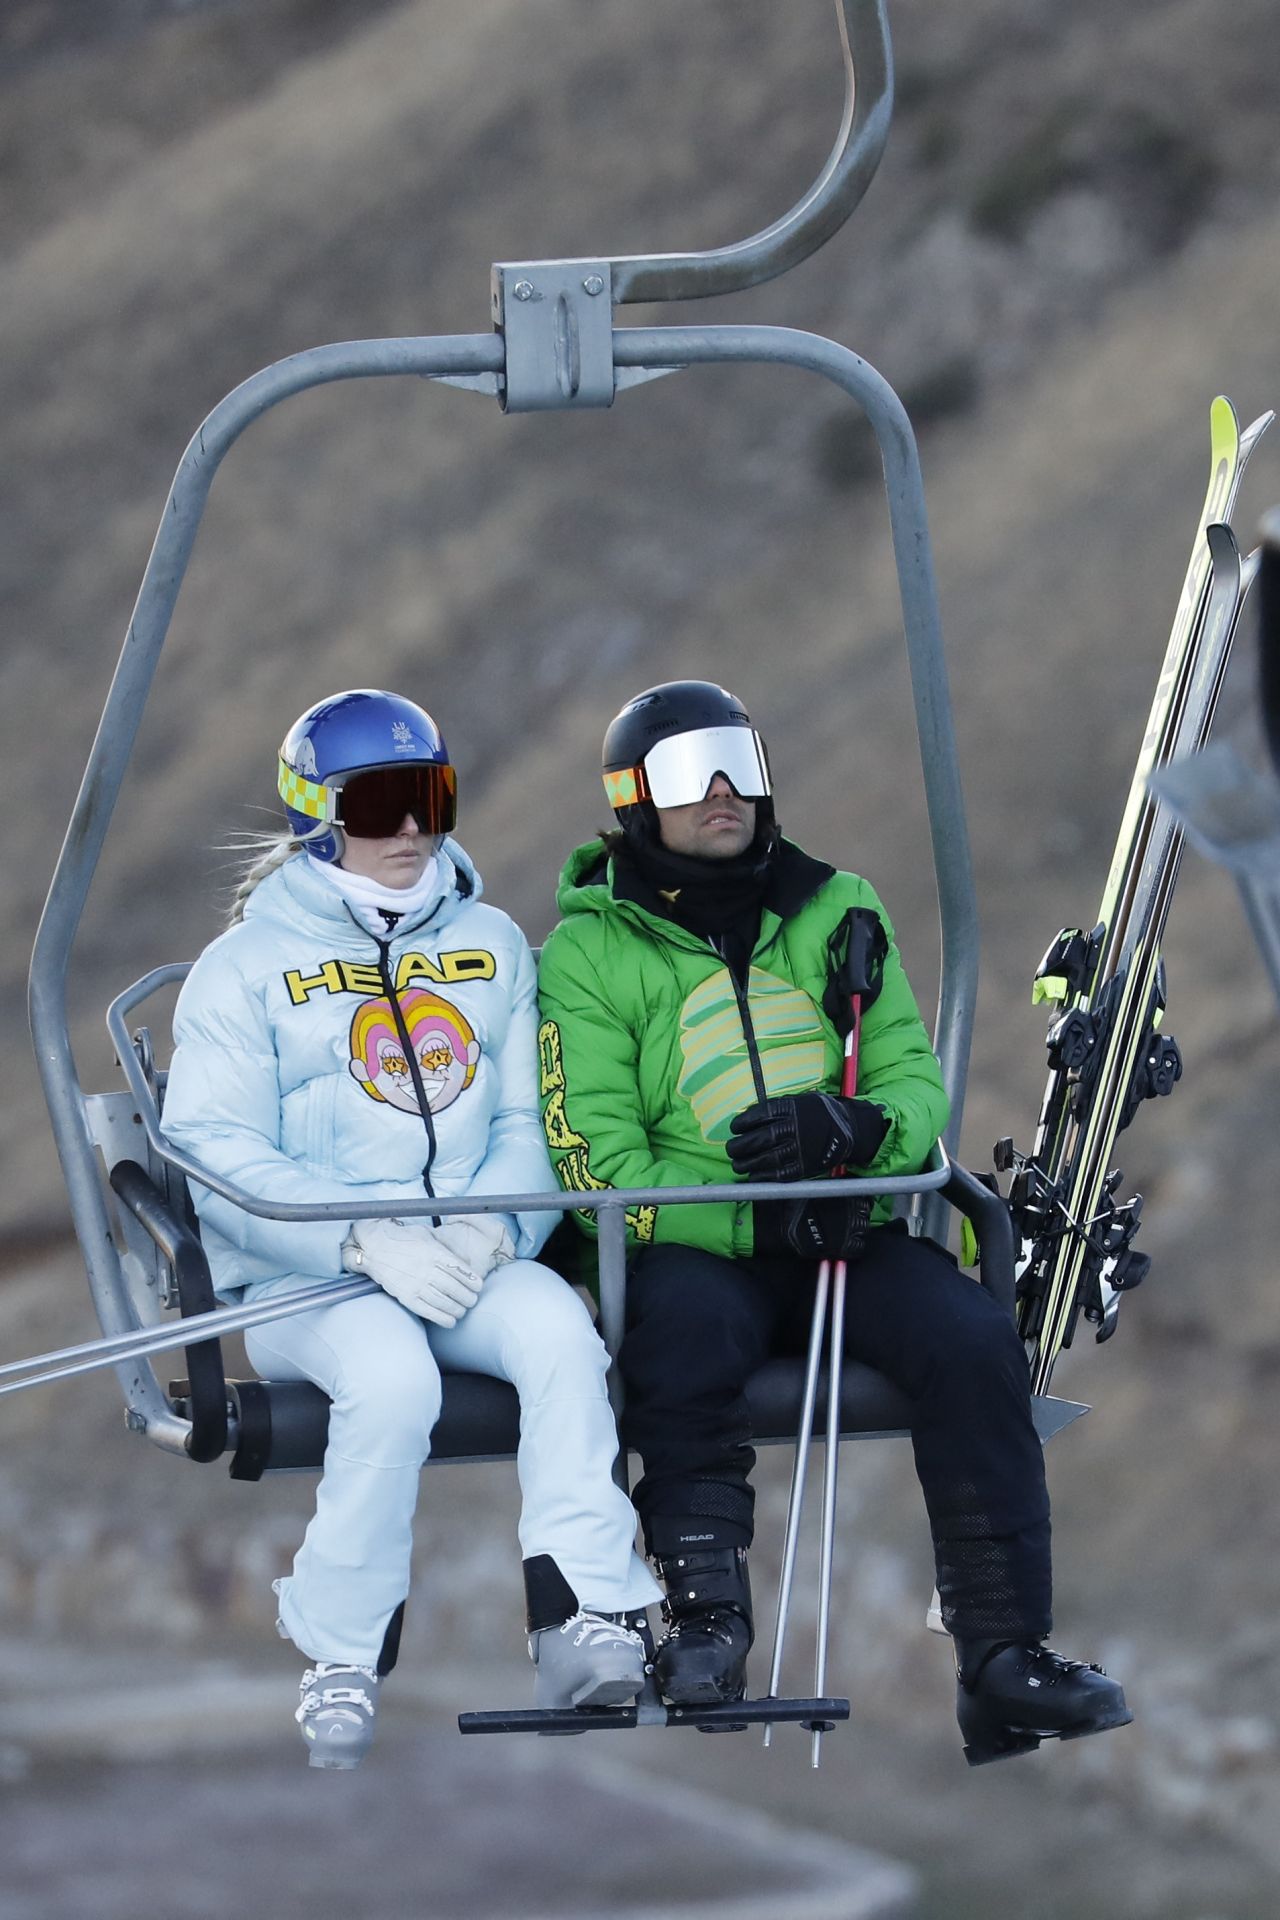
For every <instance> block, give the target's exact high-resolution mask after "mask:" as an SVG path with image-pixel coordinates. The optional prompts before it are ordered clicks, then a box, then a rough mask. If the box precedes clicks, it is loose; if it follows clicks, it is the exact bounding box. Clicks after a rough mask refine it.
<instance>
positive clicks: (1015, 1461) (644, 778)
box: [539, 681, 1131, 1765]
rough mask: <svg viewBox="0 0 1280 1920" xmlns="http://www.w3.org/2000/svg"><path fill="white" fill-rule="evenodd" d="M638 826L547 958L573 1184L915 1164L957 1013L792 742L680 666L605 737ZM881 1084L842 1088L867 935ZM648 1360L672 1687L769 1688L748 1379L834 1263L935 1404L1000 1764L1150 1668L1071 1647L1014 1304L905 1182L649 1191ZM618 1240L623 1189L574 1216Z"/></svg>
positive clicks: (579, 858)
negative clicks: (601, 1224)
mask: <svg viewBox="0 0 1280 1920" xmlns="http://www.w3.org/2000/svg"><path fill="white" fill-rule="evenodd" d="M603 764H604V784H605V791H606V793H607V795H608V797H609V801H610V804H611V805H612V806H613V808H614V811H615V816H616V818H617V820H618V823H619V828H620V831H618V832H616V833H611V834H610V835H608V836H607V838H606V839H605V840H596V841H592V842H590V843H589V844H588V845H586V846H583V847H579V848H578V849H577V850H576V851H575V852H574V853H573V854H572V855H571V856H570V858H569V861H568V863H567V865H566V867H565V869H564V872H563V874H562V876H561V882H560V888H559V893H558V904H559V907H560V911H561V914H562V915H563V918H562V919H561V921H560V923H559V925H558V926H557V927H556V928H555V930H554V931H553V932H552V934H551V935H550V937H549V938H548V940H547V942H546V944H545V946H544V948H543V951H542V959H541V965H540V970H539V999H540V1003H541V1010H542V1024H541V1028H540V1033H539V1047H540V1055H541V1061H540V1065H541V1090H542V1101H543V1116H544V1124H545V1127H546V1134H547V1143H548V1146H549V1148H550V1151H551V1156H552V1159H553V1161H554V1163H555V1165H556V1170H557V1173H558V1175H559V1177H560V1180H561V1182H562V1184H563V1185H564V1187H565V1188H566V1189H577V1190H588V1191H594V1190H599V1189H601V1188H605V1187H648V1188H655V1187H657V1188H660V1187H664V1186H669V1187H681V1186H683V1187H689V1186H698V1185H703V1184H713V1183H714V1184H728V1183H730V1182H732V1181H733V1180H735V1179H741V1180H742V1181H743V1182H744V1183H748V1182H750V1181H751V1180H753V1179H754V1180H771V1181H785V1180H788V1179H804V1180H813V1179H815V1178H817V1177H819V1176H821V1175H824V1174H831V1173H833V1172H835V1171H837V1170H839V1169H844V1170H846V1171H847V1172H849V1173H854V1172H858V1173H863V1172H865V1173H869V1174H871V1175H876V1174H883V1175H894V1174H912V1173H916V1172H918V1171H919V1170H920V1169H921V1167H922V1166H923V1165H924V1163H925V1161H926V1159H927V1157H928V1155H929V1152H930V1150H931V1149H932V1147H933V1146H934V1144H935V1142H936V1141H937V1140H938V1138H939V1136H940V1135H941V1133H942V1130H943V1128H944V1127H945V1125H946V1122H947V1117H948V1102H947V1096H946V1092H945V1089H944V1087H943V1084H942V1076H941V1073H940V1071H939V1068H938V1063H937V1060H936V1058H935V1056H934V1053H933V1050H932V1047H931V1046H930V1043H929V1037H928V1034H927V1032H926V1031H925V1028H924V1024H923V1022H922V1021H921V1018H920V1014H919V1011H918V1009H917V1007H916V1002H915V998H914V996H913V994H912V991H911V987H910V984H909V982H908V980H907V977H906V974H905V973H904V971H903V968H902V963H901V960H900V958H899V955H898V950H897V947H896V944H895V942H894V938H893V930H892V927H891V926H890V924H889V921H888V918H887V916H886V915H885V912H884V908H883V907H882V906H881V904H880V902H879V900H878V898H877V896H876V894H875V892H874V890H873V889H872V888H871V886H870V885H869V884H868V883H867V882H866V881H865V880H862V879H860V878H859V877H858V876H857V875H855V874H851V873H840V872H837V871H836V870H835V869H834V868H833V867H831V866H828V865H826V864H825V863H823V862H821V861H818V860H815V859H812V858H811V857H810V856H809V855H808V854H806V853H804V852H802V851H801V849H800V848H799V847H797V846H795V845H793V844H792V843H791V842H790V841H787V840H784V839H783V838H782V837H781V836H780V834H779V831H778V826H777V821H776V818H775V814H774V807H773V795H772V783H771V777H770V772H769V763H768V757H767V754H766V751H765V747H764V743H763V741H762V740H761V738H760V735H759V734H758V733H757V732H756V730H755V729H754V727H753V726H752V724H751V721H750V719H749V717H748V715H747V713H746V712H745V710H744V708H743V707H742V705H741V703H740V702H739V701H738V700H736V699H735V698H734V697H733V695H732V694H730V693H728V692H726V691H725V689H724V688H722V687H718V686H714V685H712V684H710V683H708V682H704V681H673V682H670V683H668V684H666V685H663V686H659V687H654V688H650V689H649V690H648V691H647V692H645V693H642V694H640V695H638V696H637V697H636V698H635V699H634V700H631V701H630V702H628V704H627V705H626V706H625V707H624V708H623V709H622V711H621V713H619V714H618V716H617V717H616V719H615V720H614V721H613V722H612V724H611V725H610V727H609V730H608V732H607V734H606V736H605V743H604V763H603ZM855 939H857V941H858V944H859V950H860V952H862V953H864V954H865V953H866V952H870V954H871V955H872V958H873V961H874V965H873V967H872V968H871V969H870V970H869V971H868V972H867V973H866V975H865V978H860V980H859V984H862V985H864V986H865V987H866V989H867V990H866V991H865V993H864V994H863V995H862V1009H863V1011H862V1018H861V1024H860V1040H859V1057H858V1085H857V1090H856V1094H854V1095H853V1096H852V1097H846V1096H845V1095H843V1094H842V1093H840V1091H839V1088H840V1084H841V1068H842V1062H843V1055H844V1044H843V1035H844V1032H845V1031H847V1028H848V1024H849V983H850V980H851V979H852V978H853V976H852V975H851V974H850V972H849V967H850V965H851V964H852V953H851V950H850V947H851V942H853V941H854V940H855ZM626 1218H627V1238H628V1244H629V1248H630V1253H629V1261H628V1284H627V1320H626V1331H625V1337H624V1340H623V1344H622V1349H621V1353H620V1355H619V1366H620V1368H621V1372H622V1377H623V1382H624V1385H625V1389H626V1397H627V1425H628V1435H629V1438H630V1440H631V1442H632V1444H633V1445H634V1446H635V1447H636V1448H637V1450H638V1451H639V1453H640V1456H641V1459H642V1461H643V1464H644V1473H643V1477H642V1478H641V1480H640V1482H639V1484H638V1485H637V1488H636V1495H635V1499H636V1508H637V1511H638V1512H639V1515H640V1520H641V1524H642V1527H643V1531H644V1536H645V1545H646V1549H647V1551H648V1552H649V1553H650V1554H651V1555H652V1557H653V1559H654V1561H655V1563H656V1566H657V1570H658V1573H659V1575H660V1577H661V1579H662V1582H663V1585H664V1587H665V1589H666V1593H667V1598H666V1601H665V1602H664V1606H663V1614H664V1618H665V1620H666V1624H667V1632H666V1635H665V1638H664V1639H663V1640H662V1642H661V1644H660V1646H659V1648H658V1651H657V1656H656V1672H657V1677H658V1682H659V1685H660V1687H661V1689H662V1692H663V1695H664V1697H665V1698H666V1699H667V1700H668V1701H669V1702H670V1703H671V1704H673V1705H679V1706H693V1707H696V1706H699V1705H706V1704H708V1703H711V1702H716V1701H732V1700H736V1699H740V1698H741V1697H742V1696H743V1693H744V1690H745V1672H746V1657H747V1653H748V1650H749V1648H750V1646H751V1642H752V1637H753V1623H752V1611H751V1595H750V1587H749V1583H748V1579H747V1565H746V1561H747V1548H748V1547H749V1546H750V1544H751V1538H752V1522H753V1498H754V1497H753V1492H752V1488H751V1484H750V1478H749V1476H750V1472H751V1468H752V1466H753V1465H754V1462H755V1455H754V1453H753V1452H752V1450H751V1445H750V1440H751V1434H750V1426H749V1419H748V1413H747V1407H746V1401H745V1398H744V1387H745V1384H746V1382H747V1380H748V1379H749V1378H750V1376H751V1374H752V1373H753V1372H755V1371H756V1369H757V1368H758V1367H760V1366H761V1365H762V1364H763V1363H764V1362H765V1361H766V1360H767V1359H769V1358H770V1357H772V1356H774V1355H777V1354H785V1353H801V1352H803V1351H804V1349H805V1346H806V1343H807V1338H808V1330H809V1321H810V1317H811V1313H812V1308H813V1300H814V1292H815V1283H816V1272H817V1263H818V1262H819V1261H821V1260H824V1259H828V1258H830V1259H843V1260H847V1261H848V1262H849V1263H850V1272H849V1286H848V1295H847V1301H846V1315H845V1351H846V1353H847V1354H849V1355H850V1356H851V1357H854V1358H856V1359H858V1360H861V1361H864V1362H866V1363H867V1364H868V1365H870V1366H872V1367H874V1368H876V1369H878V1370H879V1371H880V1372H881V1373H883V1374H885V1375H886V1376H887V1377H888V1378H889V1379H891V1380H892V1381H893V1382H894V1383H895V1384H896V1385H897V1386H898V1387H899V1388H900V1389H901V1390H902V1391H903V1392H904V1393H906V1394H907V1395H908V1396H909V1398H910V1399H911V1400H912V1402H913V1405H914V1409H915V1417H914V1418H913V1422H912V1440H913V1444H914V1449H915V1460H916V1470H917V1473H918V1475H919V1478H920V1482H921V1486H922V1489H923V1492H924V1496H925V1504H926V1507H927V1510H928V1514H929V1520H930V1525H931V1529H932V1534H933V1542H934V1553H935V1564H936V1569H937V1582H938V1592H939V1595H940V1598H941V1603H942V1616H943V1620H944V1623H945V1624H946V1626H947V1628H948V1630H949V1631H950V1632H951V1634H952V1635H953V1637H954V1640H955V1647H956V1665H957V1673H958V1688H957V1706H958V1713H959V1718H960V1724H961V1728H962V1731H963V1733H964V1736H965V1742H966V1745H965V1752H966V1755H967V1756H968V1758H969V1760H970V1762H971V1763H972V1764H975V1765H977V1764H980V1763H981V1762H983V1761H985V1760H991V1759H996V1758H999V1757H1001V1756H1002V1755H1004V1754H1009V1753H1018V1752H1024V1751H1028V1750H1030V1749H1031V1748H1033V1747H1035V1746H1036V1745H1037V1744H1038V1742H1039V1740H1040V1739H1041V1738H1045V1737H1049V1736H1052V1735H1066V1736H1068V1737H1071V1736H1075V1735H1077V1734H1083V1733H1093V1732H1099V1731H1101V1730H1102V1729H1104V1728H1106V1727H1113V1726H1121V1725H1123V1724H1125V1722H1126V1721H1127V1720H1128V1719H1129V1718H1131V1716H1130V1714H1129V1712H1128V1710H1127V1708H1126V1706H1125V1701H1124V1695H1123V1692H1122V1691H1121V1689H1120V1687H1119V1686H1118V1685H1117V1684H1116V1683H1115V1682H1114V1681H1113V1680H1109V1679H1108V1678H1107V1677H1106V1675H1104V1674H1103V1673H1102V1672H1101V1671H1100V1669H1098V1668H1096V1667H1089V1666H1084V1665H1082V1664H1081V1663H1079V1662H1076V1661H1068V1660H1065V1659H1063V1658H1062V1656H1060V1655H1059V1654H1057V1653H1055V1652H1053V1651H1052V1649H1050V1648H1048V1647H1046V1646H1044V1645H1042V1641H1043V1639H1044V1636H1045V1635H1047V1634H1048V1632H1049V1629H1050V1597H1051V1573H1050V1556H1049V1503H1048V1495H1047V1492H1046V1488H1045V1479H1044V1466H1043V1460H1042V1456H1041V1449H1040V1442H1039V1439H1038V1437H1037V1435H1036V1431H1035V1426H1034V1424H1033V1421H1032V1415H1031V1400H1030V1389H1029V1381H1028V1371H1027V1364H1026V1358H1025V1355H1024V1353H1023V1350H1022V1347H1021V1344H1020V1342H1019V1340H1018V1338H1017V1334H1016V1331H1015V1329H1014V1326H1013V1323H1012V1321H1011V1320H1010V1319H1009V1317H1008V1315H1007V1314H1005V1313H1004V1312H1003V1311H1002V1309H1001V1308H1000V1307H999V1306H998V1305H997V1303H996V1302H995V1301H994V1300H993V1298H992V1297H991V1295H990V1294H988V1293H986V1292H984V1291H983V1290H982V1289H981V1288H980V1287H978V1286H977V1285H975V1284H974V1282H973V1281H972V1280H970V1279H968V1278H967V1277H966V1276H964V1275H962V1274H961V1273H960V1271H959V1269H958V1268H957V1266H956V1264H955V1261H954V1260H953V1259H952V1257H951V1256H950V1254H948V1253H946V1252H945V1251H944V1250H943V1249H942V1248H941V1247H938V1246H936V1245H935V1244H934V1243H933V1242H932V1241H929V1240H924V1239H920V1238H915V1237H913V1236H911V1235H910V1234H909V1233H908V1232H907V1230H906V1226H905V1224H904V1223H903V1222H902V1221H900V1220H894V1219H893V1218H892V1217H891V1208H890V1206H889V1203H888V1202H887V1201H883V1200H882V1201H878V1202H877V1203H876V1205H875V1208H874V1210H871V1209H869V1208H868V1205H867V1203H866V1201H865V1200H863V1199H860V1198H858V1197H856V1196H852V1195H832V1196H831V1197H830V1198H829V1199H828V1198H825V1197H823V1198H818V1199H808V1200H806V1199H802V1198H797V1199H796V1200H794V1201H790V1202H759V1201H755V1200H753V1199H752V1197H751V1194H750V1189H749V1186H748V1185H746V1184H744V1191H743V1198H742V1200H741V1201H737V1202H734V1203H731V1204H708V1205H705V1206H689V1205H684V1206H681V1205H671V1206H652V1205H642V1206H635V1207H632V1208H630V1209H628V1212H627V1216H626ZM575 1219H576V1221H577V1223H578V1225H579V1227H580V1228H581V1230H582V1231H583V1232H584V1233H585V1234H587V1235H588V1236H594V1234H595V1230H596V1226H595V1215H594V1213H590V1212H585V1211H584V1212H582V1213H580V1214H577V1215H575Z"/></svg>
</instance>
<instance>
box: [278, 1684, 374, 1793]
mask: <svg viewBox="0 0 1280 1920" xmlns="http://www.w3.org/2000/svg"><path fill="white" fill-rule="evenodd" d="M381 1685H382V1682H381V1680H379V1678H378V1676H377V1674H376V1673H375V1672H374V1670H373V1668H372V1667H344V1666H338V1665H336V1664H333V1663H331V1662H328V1661H317V1663H316V1665H315V1666H314V1667H308V1668H307V1671H306V1672H305V1673H304V1674H303V1676H302V1701H301V1704H300V1705H299V1707H298V1711H297V1712H296V1713H295V1714H294V1716H293V1717H294V1719H295V1720H296V1721H297V1723H298V1726H299V1728H300V1729H301V1733H302V1743H303V1745H304V1746H305V1747H306V1749H307V1764H308V1766H312V1767H333V1768H350V1767H358V1766H359V1765H360V1762H361V1761H362V1760H363V1759H364V1756H365V1754H366V1753H368V1751H369V1748H370V1746H371V1745H372V1744H373V1725H374V1717H375V1715H376V1714H377V1711H378V1689H379V1687H380V1686H381Z"/></svg>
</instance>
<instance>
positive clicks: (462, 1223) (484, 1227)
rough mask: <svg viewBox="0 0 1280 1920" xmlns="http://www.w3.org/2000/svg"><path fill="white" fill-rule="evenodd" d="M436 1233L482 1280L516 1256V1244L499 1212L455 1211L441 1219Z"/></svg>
mask: <svg viewBox="0 0 1280 1920" xmlns="http://www.w3.org/2000/svg"><path fill="white" fill-rule="evenodd" d="M435 1231H436V1234H437V1236H438V1237H439V1238H440V1239H441V1240H443V1241H444V1243H445V1245H446V1246H447V1247H448V1248H449V1249H450V1251H451V1252H452V1253H455V1254H457V1256H458V1258H459V1259H460V1260H461V1261H462V1262H463V1264H464V1265H465V1266H468V1267H470V1268H472V1270H473V1271H474V1272H476V1273H478V1274H479V1275H480V1276H481V1278H482V1279H485V1278H487V1277H488V1275H489V1274H491V1273H492V1272H493V1270H494V1268H495V1267H501V1266H503V1265H505V1263H506V1262H507V1261H508V1260H514V1259H515V1257H516V1243H515V1241H514V1240H513V1239H512V1238H511V1231H510V1229H509V1227H508V1226H507V1224H506V1222H505V1220H503V1219H502V1218H501V1216H500V1215H498V1214H496V1213H454V1214H450V1216H449V1217H448V1219H446V1220H441V1222H440V1225H439V1226H438V1227H437V1228H436V1230H435Z"/></svg>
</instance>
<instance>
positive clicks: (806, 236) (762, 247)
mask: <svg viewBox="0 0 1280 1920" xmlns="http://www.w3.org/2000/svg"><path fill="white" fill-rule="evenodd" d="M836 20H837V24H838V26H839V30H840V46H841V51H842V53H843V55H844V70H845V97H844V112H843V114H842V116H841V120H840V130H839V132H838V133H837V135H836V142H835V145H834V147H833V148H832V149H831V153H830V155H829V156H828V158H827V162H826V165H825V166H824V167H823V169H822V171H821V173H820V174H819V175H818V177H817V179H816V180H815V181H814V183H813V185H812V186H811V187H810V188H809V190H808V192H807V193H806V194H804V196H803V197H802V198H801V199H800V200H798V201H797V202H796V204H795V206H794V207H792V208H791V210H790V212H789V213H785V214H783V215H782V217H781V219H778V220H775V221H774V222H773V223H772V224H771V225H770V226H767V227H764V228H762V229H761V231H760V232H759V233H754V234H752V235H750V237H749V238H748V239H746V240H739V241H736V242H735V243H734V244H733V245H731V246H727V247H716V248H712V249H710V250H709V251H707V252H703V253H668V254H658V253H655V254H635V255H624V256H623V257H622V258H620V259H617V260H613V261H612V262H611V263H610V265H611V268H612V275H613V299H614V302H615V304H617V305H620V306H621V305H629V304H634V303H635V302H637V301H641V300H699V299H704V298H705V297H706V296H708V295H710V294H716V293H739V292H741V291H742V290H743V289H744V288H746V287H755V286H759V285H760V284H761V283H762V282H763V281H765V280H773V279H775V278H776V277H777V276H778V274H780V273H785V272H786V271H787V270H788V268H790V267H794V266H797V265H798V264H799V263H800V261H802V260H807V259H808V257H809V255H810V254H811V253H816V252H817V250H818V248H819V247H820V246H822V245H823V244H824V242H825V241H827V240H829V239H830V238H831V236H832V234H833V233H835V232H837V231H838V230H839V228H840V227H842V226H843V225H844V223H845V221H846V220H847V219H848V218H849V215H850V214H851V213H852V212H853V210H854V208H855V207H856V206H857V205H858V203H859V201H860V200H861V199H862V197H863V195H864V194H865V193H866V191H867V188H868V187H869V186H870V184H871V180H872V177H873V175H874V174H875V170H876V168H877V167H878V166H879V164H880V157H881V155H882V154H883V152H884V149H885V143H886V141H887V140H888V137H889V122H890V119H891V118H892V115H893V54H892V49H891V46H890V41H889V23H888V19H887V16H886V9H885V0H836Z"/></svg>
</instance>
